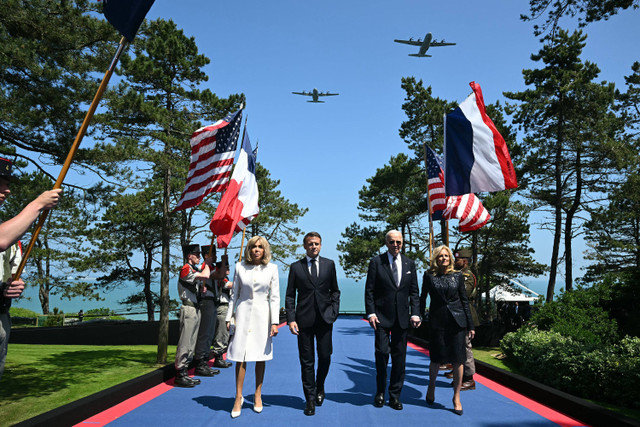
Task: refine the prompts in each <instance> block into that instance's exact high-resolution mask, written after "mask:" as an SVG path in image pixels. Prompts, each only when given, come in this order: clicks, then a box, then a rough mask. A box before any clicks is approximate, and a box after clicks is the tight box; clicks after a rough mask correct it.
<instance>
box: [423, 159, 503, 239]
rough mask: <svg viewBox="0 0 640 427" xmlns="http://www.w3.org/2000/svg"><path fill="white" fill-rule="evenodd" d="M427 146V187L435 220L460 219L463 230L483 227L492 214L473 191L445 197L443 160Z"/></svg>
mask: <svg viewBox="0 0 640 427" xmlns="http://www.w3.org/2000/svg"><path fill="white" fill-rule="evenodd" d="M426 148H427V170H428V179H429V181H428V182H429V184H428V186H427V189H428V193H429V200H430V201H431V218H432V219H434V220H438V219H441V218H445V219H459V220H460V222H459V224H458V228H459V229H460V231H463V232H466V231H473V230H477V229H479V228H481V227H483V226H484V225H485V224H486V223H487V222H489V220H490V219H491V215H489V212H488V211H487V210H486V209H485V208H484V206H483V205H482V202H481V201H480V199H478V198H477V197H476V195H475V194H473V193H471V194H465V195H462V196H448V197H445V193H444V173H443V172H442V161H441V160H440V157H438V155H437V154H436V153H435V152H434V151H433V150H432V149H431V148H430V147H426Z"/></svg>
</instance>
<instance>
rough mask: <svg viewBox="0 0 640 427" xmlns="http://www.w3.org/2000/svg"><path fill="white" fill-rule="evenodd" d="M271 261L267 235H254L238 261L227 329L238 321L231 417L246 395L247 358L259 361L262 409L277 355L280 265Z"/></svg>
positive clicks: (258, 407) (257, 399) (257, 406)
mask: <svg viewBox="0 0 640 427" xmlns="http://www.w3.org/2000/svg"><path fill="white" fill-rule="evenodd" d="M269 261H271V247H270V246H269V242H267V240H266V239H265V238H264V237H261V236H254V237H252V238H251V239H250V240H249V242H248V243H247V247H246V249H245V252H244V259H243V261H242V262H239V263H237V264H236V271H235V276H234V278H233V288H232V294H231V301H230V302H229V311H228V313H227V319H226V320H227V329H229V327H230V322H231V319H232V318H233V319H234V321H235V333H234V334H233V336H232V338H231V340H230V342H229V349H228V351H227V359H229V360H233V361H234V362H236V399H235V402H234V404H233V409H232V410H231V417H232V418H236V417H238V416H240V411H241V410H242V404H243V403H244V398H243V396H242V386H243V384H244V377H245V374H246V372H247V362H256V391H255V394H254V399H253V410H254V411H256V412H258V413H260V412H262V381H263V379H264V370H265V361H266V360H271V359H272V358H273V344H272V342H271V339H272V338H273V337H274V336H276V335H277V334H278V323H279V316H280V282H279V280H278V267H277V266H276V265H275V264H272V263H270V262H269Z"/></svg>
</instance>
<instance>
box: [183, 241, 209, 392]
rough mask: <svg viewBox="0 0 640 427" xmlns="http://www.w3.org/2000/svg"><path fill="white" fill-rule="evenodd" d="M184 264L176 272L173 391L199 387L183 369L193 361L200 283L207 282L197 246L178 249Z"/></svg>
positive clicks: (196, 380)
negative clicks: (177, 319) (176, 333)
mask: <svg viewBox="0 0 640 427" xmlns="http://www.w3.org/2000/svg"><path fill="white" fill-rule="evenodd" d="M182 253H183V255H184V258H185V259H186V260H187V263H186V264H185V265H184V266H183V267H182V268H181V269H180V276H179V278H178V295H179V296H180V299H181V300H182V306H181V307H180V339H179V340H178V347H177V348H176V362H175V366H176V379H175V382H174V385H175V386H177V387H194V386H195V385H198V384H200V380H199V379H197V378H191V377H189V374H188V372H187V369H188V367H189V363H190V362H191V361H192V360H193V355H194V352H195V347H196V339H197V337H198V328H199V326H200V293H201V291H202V290H203V287H204V281H205V280H207V279H208V278H209V274H210V270H209V266H208V265H207V264H206V263H202V264H201V265H200V246H199V245H194V244H189V245H184V246H183V247H182Z"/></svg>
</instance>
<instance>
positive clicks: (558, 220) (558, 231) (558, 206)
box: [547, 112, 564, 301]
mask: <svg viewBox="0 0 640 427" xmlns="http://www.w3.org/2000/svg"><path fill="white" fill-rule="evenodd" d="M563 126H564V121H563V119H562V112H560V117H559V118H558V130H557V141H556V158H555V164H554V167H555V184H556V194H555V203H554V207H555V221H554V222H555V224H554V233H553V249H552V251H551V267H550V271H549V284H548V285H547V301H553V294H554V293H555V290H556V276H557V274H558V255H559V253H560V238H561V237H562V168H561V166H562V160H563V159H562V144H563V139H564V138H563Z"/></svg>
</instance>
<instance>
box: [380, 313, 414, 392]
mask: <svg viewBox="0 0 640 427" xmlns="http://www.w3.org/2000/svg"><path fill="white" fill-rule="evenodd" d="M407 333H408V329H403V328H401V327H400V326H399V325H398V322H396V323H395V324H394V325H393V326H392V327H391V328H383V327H382V326H380V325H378V326H377V328H376V331H375V346H376V387H377V390H376V394H378V393H383V394H384V391H385V389H386V386H387V364H388V363H389V355H391V377H390V378H389V397H390V398H391V397H393V398H397V399H400V392H401V391H402V386H403V384H404V373H405V365H406V361H407Z"/></svg>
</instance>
